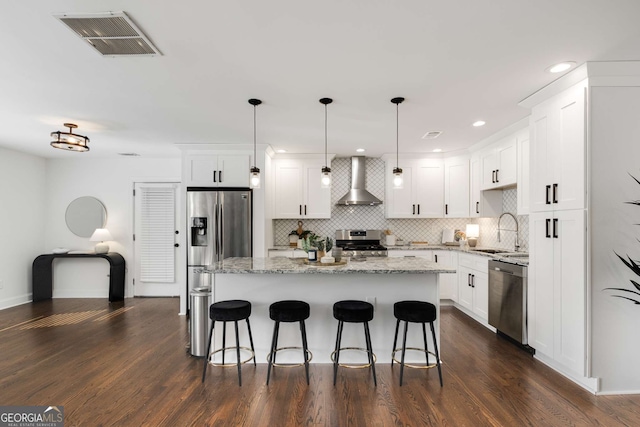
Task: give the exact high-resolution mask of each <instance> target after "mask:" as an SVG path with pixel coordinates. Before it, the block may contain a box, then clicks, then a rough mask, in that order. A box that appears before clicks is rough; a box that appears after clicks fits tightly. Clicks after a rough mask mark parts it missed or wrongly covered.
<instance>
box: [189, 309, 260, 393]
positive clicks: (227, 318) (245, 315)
mask: <svg viewBox="0 0 640 427" xmlns="http://www.w3.org/2000/svg"><path fill="white" fill-rule="evenodd" d="M249 316H251V303H250V302H249V301H244V300H229V301H220V302H216V303H213V304H211V306H210V307H209V317H210V318H211V329H210V330H209V343H208V345H207V356H206V357H205V359H204V370H203V371H202V382H204V378H205V376H206V375H207V365H209V363H211V364H212V365H214V366H225V367H226V366H236V365H237V366H238V384H239V385H240V386H242V373H241V365H243V364H244V363H247V362H248V361H249V360H251V359H253V365H254V366H255V365H256V355H255V350H254V348H253V337H252V336H251V325H250V324H249ZM245 319H246V321H247V330H248V331H249V341H250V342H251V349H248V348H246V347H240V338H239V337H238V320H245ZM216 322H222V348H220V349H218V350H215V351H213V352H210V350H211V340H212V338H213V327H214V325H215V323H216ZM227 322H233V324H234V326H235V329H236V346H235V347H226V340H227ZM232 349H235V350H236V363H229V364H225V363H224V353H225V351H226V350H232ZM240 349H244V350H250V351H251V357H249V358H248V359H246V360H243V361H240ZM218 352H222V363H221V364H220V363H213V362H211V361H210V359H211V356H213V355H214V354H215V353H218Z"/></svg>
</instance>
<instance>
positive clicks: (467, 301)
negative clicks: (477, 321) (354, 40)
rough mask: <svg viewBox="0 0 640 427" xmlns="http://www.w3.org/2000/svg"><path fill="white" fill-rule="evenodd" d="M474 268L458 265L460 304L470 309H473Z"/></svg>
mask: <svg viewBox="0 0 640 427" xmlns="http://www.w3.org/2000/svg"><path fill="white" fill-rule="evenodd" d="M472 274H473V270H471V269H470V268H468V267H463V266H460V265H458V304H460V305H461V306H462V307H464V308H466V309H467V310H469V311H473V288H472V287H471V275H472Z"/></svg>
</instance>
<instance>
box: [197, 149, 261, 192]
mask: <svg viewBox="0 0 640 427" xmlns="http://www.w3.org/2000/svg"><path fill="white" fill-rule="evenodd" d="M250 162H251V156H249V155H247V154H219V155H213V154H211V155H210V154H205V155H196V154H189V155H187V156H186V157H185V163H186V164H185V167H186V181H187V182H186V184H187V186H190V187H249V169H250V168H251V165H250V164H249V163H250Z"/></svg>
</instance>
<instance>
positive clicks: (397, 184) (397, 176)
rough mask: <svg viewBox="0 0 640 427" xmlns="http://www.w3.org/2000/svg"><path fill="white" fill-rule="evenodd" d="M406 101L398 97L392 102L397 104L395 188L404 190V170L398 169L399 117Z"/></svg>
mask: <svg viewBox="0 0 640 427" xmlns="http://www.w3.org/2000/svg"><path fill="white" fill-rule="evenodd" d="M403 101H404V98H402V97H398V98H393V99H392V100H391V102H392V103H394V104H396V167H395V168H393V188H397V189H400V188H402V185H403V179H402V169H400V168H399V167H398V157H399V152H400V151H399V148H398V144H399V142H398V141H399V128H400V125H399V115H398V106H399V105H400V104H401V103H402V102H403Z"/></svg>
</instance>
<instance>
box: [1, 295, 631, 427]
mask: <svg viewBox="0 0 640 427" xmlns="http://www.w3.org/2000/svg"><path fill="white" fill-rule="evenodd" d="M85 312H91V313H85ZM177 312H178V300H177V299H171V298H148V299H142V298H141V299H138V298H136V299H127V300H126V302H125V304H124V307H122V306H117V305H116V306H109V305H108V303H107V301H106V300H103V299H56V300H52V301H43V302H39V303H36V304H25V305H22V306H19V307H14V308H11V309H7V310H3V311H0V405H62V406H64V409H65V417H66V420H65V421H66V423H65V425H66V426H109V425H118V426H190V425H193V426H278V427H279V426H429V425H434V426H556V425H561V426H564V425H574V426H583V425H585V426H588V425H598V426H616V425H627V426H637V425H640V396H598V397H596V396H593V395H591V394H590V393H588V392H587V391H585V390H583V389H582V388H580V387H578V386H577V385H575V384H573V383H572V382H570V381H569V380H567V379H565V378H564V377H562V376H560V375H559V374H557V373H555V372H554V371H552V370H551V369H549V368H547V367H546V366H544V365H543V364H541V363H539V362H537V361H536V360H534V359H533V358H532V357H531V356H529V355H528V354H527V353H525V352H524V351H521V350H519V349H518V348H516V347H515V346H513V345H512V344H510V343H508V342H506V341H505V340H503V339H501V338H499V337H497V336H496V335H495V334H493V333H491V332H490V331H488V330H487V329H485V328H483V327H482V326H480V325H478V324H477V323H475V322H474V321H473V320H471V319H469V318H468V317H467V316H465V315H464V314H462V313H460V312H459V311H457V310H456V309H454V308H451V307H443V309H442V313H441V316H442V319H441V334H442V335H441V336H442V338H441V339H442V342H441V354H442V358H443V360H444V365H443V376H444V387H443V388H440V385H439V382H438V374H437V371H436V370H434V369H431V370H428V371H425V370H416V369H406V370H405V379H404V385H403V386H402V387H400V386H399V385H398V379H399V369H398V367H397V366H394V367H393V368H392V367H391V366H390V365H388V364H386V365H384V364H379V365H377V372H378V386H377V387H374V386H373V382H372V380H371V376H370V374H369V372H368V371H367V370H362V369H341V370H340V372H339V377H338V384H337V385H336V386H335V387H334V386H333V383H332V380H333V378H332V368H331V365H312V366H311V385H310V386H307V385H306V382H305V378H304V370H303V368H293V369H276V370H275V372H274V373H272V379H271V383H270V385H269V387H267V386H266V385H265V380H266V364H264V363H262V364H260V363H259V364H258V366H257V368H256V367H254V366H253V365H251V364H246V365H244V366H243V370H242V380H243V381H242V387H238V383H237V372H236V370H235V368H213V369H210V370H209V373H208V375H207V380H206V382H205V384H202V383H201V382H200V376H201V372H202V361H201V360H199V359H195V358H192V357H190V356H189V355H188V353H187V352H186V350H185V347H186V344H187V342H188V330H187V328H188V326H187V321H186V319H185V318H184V317H180V316H178V315H177ZM52 315H60V316H56V317H55V318H52V317H50V316H52ZM34 319H35V320H34ZM53 320H55V321H53ZM312 320H313V319H310V321H312ZM37 325H39V327H35V326H37ZM262 338H264V337H261V339H262ZM267 339H268V338H267ZM389 345H390V346H391V343H390V344H389ZM375 350H376V351H378V352H380V351H382V349H375Z"/></svg>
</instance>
